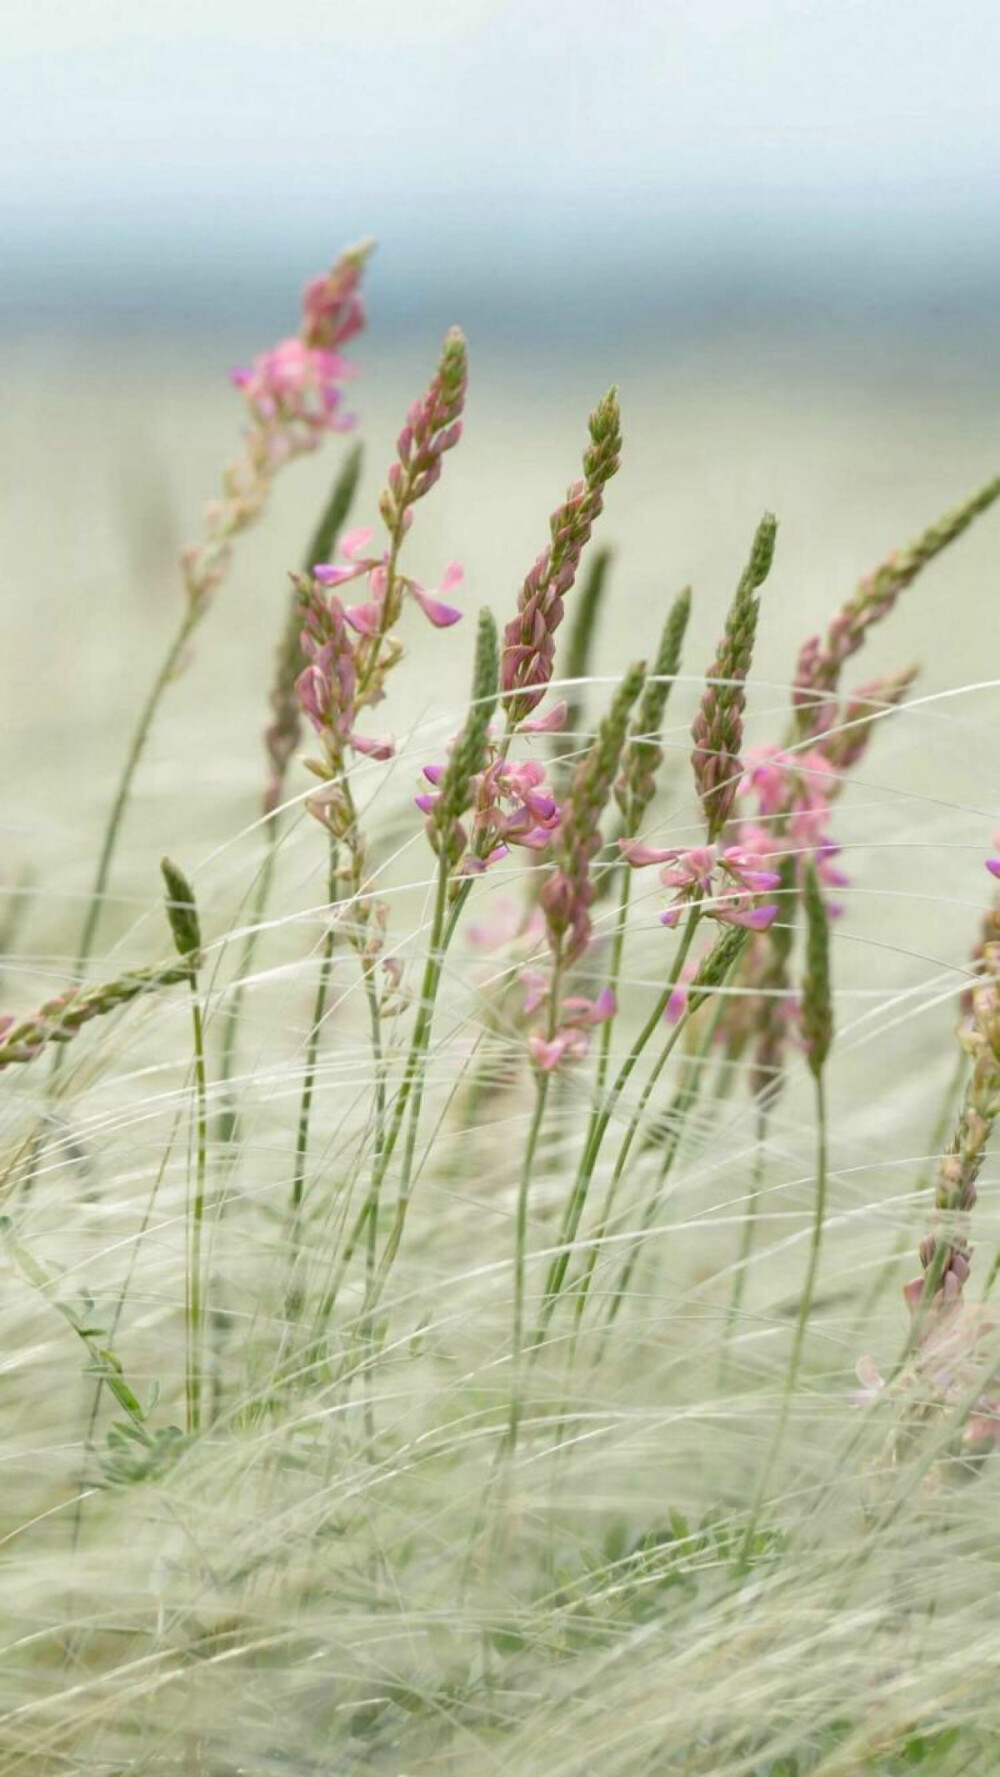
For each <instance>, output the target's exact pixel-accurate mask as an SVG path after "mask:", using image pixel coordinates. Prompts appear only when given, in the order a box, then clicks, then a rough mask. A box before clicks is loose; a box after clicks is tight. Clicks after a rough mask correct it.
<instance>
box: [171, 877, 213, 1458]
mask: <svg viewBox="0 0 1000 1777" xmlns="http://www.w3.org/2000/svg"><path fill="white" fill-rule="evenodd" d="M160 868H161V870H162V872H163V881H164V884H165V886H166V890H167V918H168V920H169V922H170V930H171V933H172V935H173V940H174V949H175V950H176V951H177V954H178V956H179V957H180V958H181V959H182V961H183V963H184V966H185V968H186V970H187V977H188V982H189V984H190V987H191V1027H192V1035H193V1041H194V1084H195V1125H196V1136H195V1148H196V1161H195V1176H194V1185H193V1190H192V1191H191V1193H190V1195H189V1200H188V1213H187V1236H188V1253H187V1270H186V1278H187V1287H186V1291H185V1309H186V1312H185V1320H186V1324H187V1361H186V1365H185V1397H186V1401H187V1429H188V1432H189V1433H195V1432H197V1431H200V1429H201V1419H202V1378H203V1374H204V1340H205V1300H204V1279H203V1276H202V1233H203V1229H204V1222H205V1201H206V1187H207V1181H208V1085H207V1076H206V1069H205V1028H204V1022H203V1019H202V1013H201V1000H200V998H199V993H198V967H199V964H200V962H201V925H200V922H199V919H198V909H197V907H196V905H195V899H194V892H193V890H192V888H191V885H190V883H189V882H188V880H187V878H186V877H185V876H184V875H183V874H182V872H181V871H180V870H179V869H178V868H177V865H176V864H174V863H171V861H170V859H169V858H164V859H163V860H162V863H161V865H160Z"/></svg>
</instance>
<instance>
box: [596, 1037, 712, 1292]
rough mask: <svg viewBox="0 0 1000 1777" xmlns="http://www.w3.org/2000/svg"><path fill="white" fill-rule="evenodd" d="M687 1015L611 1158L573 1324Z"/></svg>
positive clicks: (658, 1061) (668, 1042) (665, 1049)
mask: <svg viewBox="0 0 1000 1777" xmlns="http://www.w3.org/2000/svg"><path fill="white" fill-rule="evenodd" d="M688 1016H689V1015H688V1013H687V1012H686V1011H685V1012H684V1013H683V1015H682V1016H681V1017H680V1018H679V1019H678V1021H677V1023H676V1025H675V1026H674V1028H673V1030H672V1031H671V1032H670V1035H669V1036H668V1037H667V1039H666V1042H665V1043H664V1045H663V1048H662V1049H661V1050H660V1053H659V1055H658V1056H657V1058H656V1062H655V1064H654V1066H653V1069H652V1071H651V1073H650V1075H649V1078H648V1080H647V1081H646V1084H645V1086H644V1087H643V1089H642V1094H641V1096H640V1098H639V1103H638V1104H637V1106H636V1108H635V1110H634V1112H633V1113H632V1119H631V1122H630V1123H629V1126H628V1129H627V1130H626V1133H625V1136H624V1139H623V1141H622V1144H621V1147H620V1148H619V1150H618V1158H617V1160H616V1161H615V1167H614V1171H613V1173H612V1174H611V1181H610V1183H609V1185H608V1189H607V1194H606V1196H605V1199H604V1208H603V1210H602V1212H601V1219H600V1222H599V1223H598V1226H597V1229H596V1231H595V1234H594V1237H593V1241H592V1243H591V1247H590V1251H589V1253H588V1254H587V1263H586V1268H585V1270H584V1274H583V1276H582V1277H581V1278H580V1280H579V1281H578V1283H577V1284H576V1286H575V1294H576V1321H577V1325H579V1323H580V1320H581V1318H582V1316H583V1311H584V1308H585V1306H586V1302H587V1295H588V1292H589V1290H590V1283H591V1279H592V1277H593V1275H594V1267H595V1265H596V1263H597V1255H598V1252H599V1250H600V1246H601V1242H602V1240H603V1239H604V1236H605V1234H606V1232H607V1227H608V1220H609V1217H610V1215H611V1211H612V1209H613V1207H614V1203H615V1199H616V1197H617V1195H618V1187H619V1185H620V1184H621V1181H622V1178H623V1176H624V1173H625V1166H626V1162H627V1161H628V1157H629V1155H630V1153H631V1152H632V1144H633V1142H634V1141H635V1138H636V1136H637V1135H638V1133H639V1128H640V1125H641V1123H642V1120H643V1117H644V1116H645V1114H646V1107H647V1105H648V1104H649V1100H650V1097H651V1096H652V1092H653V1088H654V1086H655V1085H656V1082H657V1081H658V1079H659V1078H660V1075H661V1074H662V1072H663V1070H664V1068H665V1067H666V1065H667V1062H668V1061H669V1060H670V1057H671V1055H672V1054H673V1052H674V1049H675V1048H676V1046H677V1044H678V1042H679V1040H680V1038H681V1037H682V1036H683V1035H684V1031H685V1028H686V1026H687V1022H688Z"/></svg>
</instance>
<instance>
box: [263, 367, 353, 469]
mask: <svg viewBox="0 0 1000 1777" xmlns="http://www.w3.org/2000/svg"><path fill="white" fill-rule="evenodd" d="M356 374H357V372H356V370H355V368H354V366H353V365H352V364H349V363H348V362H347V359H346V358H341V357H340V356H339V355H338V354H337V353H336V352H328V351H324V350H322V349H321V348H319V347H315V346H307V345H306V344H305V342H304V341H303V340H301V339H294V338H293V339H282V340H279V342H278V344H277V345H276V346H272V347H271V349H270V350H269V351H267V352H261V353H260V355H259V356H258V357H256V358H255V359H254V361H253V364H252V366H251V367H250V369H249V370H234V371H233V374H232V380H233V382H234V383H235V384H236V387H237V388H238V389H241V390H242V391H243V394H244V396H245V398H246V400H247V403H248V405H249V407H250V409H251V411H252V413H253V415H254V418H255V419H256V420H257V421H258V423H259V424H260V425H261V426H263V427H264V428H265V430H266V431H267V432H268V433H269V435H270V439H271V450H270V455H271V460H272V461H273V462H280V461H281V460H282V459H283V458H284V457H285V456H289V455H294V454H296V452H298V451H302V450H312V449H314V448H315V446H316V445H318V444H319V442H320V439H321V438H322V437H323V434H324V433H325V432H348V431H350V429H351V427H352V426H353V425H354V424H355V416H354V415H353V414H343V413H341V411H340V407H341V399H342V391H341V387H340V385H341V384H342V383H344V382H347V381H348V380H349V379H350V378H351V377H352V376H355V375H356Z"/></svg>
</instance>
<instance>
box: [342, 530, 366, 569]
mask: <svg viewBox="0 0 1000 1777" xmlns="http://www.w3.org/2000/svg"><path fill="white" fill-rule="evenodd" d="M372 535H373V532H372V527H371V525H370V524H359V525H356V526H355V528H354V530H352V531H345V532H344V535H343V536H342V537H341V539H340V553H341V555H346V557H347V559H348V561H357V559H358V555H359V554H360V552H361V550H362V549H364V547H365V544H366V543H370V542H371V540H372Z"/></svg>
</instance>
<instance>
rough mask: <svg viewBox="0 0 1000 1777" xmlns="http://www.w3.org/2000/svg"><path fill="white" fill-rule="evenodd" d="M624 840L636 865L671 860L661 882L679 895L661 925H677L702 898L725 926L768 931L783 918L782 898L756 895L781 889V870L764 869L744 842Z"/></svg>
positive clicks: (709, 912)
mask: <svg viewBox="0 0 1000 1777" xmlns="http://www.w3.org/2000/svg"><path fill="white" fill-rule="evenodd" d="M619 843H620V846H621V851H622V856H623V857H624V858H625V860H626V862H627V863H629V864H631V865H632V866H633V867H634V868H640V869H641V868H642V867H643V866H644V865H645V864H647V863H660V862H661V861H663V860H666V863H665V866H664V868H663V869H662V870H661V871H660V881H661V882H662V883H663V884H664V886H665V887H666V888H673V889H676V890H677V894H676V895H675V897H674V900H673V902H672V904H671V905H670V906H669V907H668V908H667V910H666V912H665V913H661V915H660V923H661V925H665V926H669V927H671V929H672V928H673V927H675V926H676V925H677V923H678V921H679V920H680V917H681V914H682V913H683V911H684V908H685V907H686V906H688V905H689V904H690V903H691V902H692V901H700V902H701V903H702V910H703V912H704V913H706V914H707V915H708V917H709V918H710V919H715V920H718V921H719V922H720V924H722V925H733V926H747V927H749V929H750V930H751V931H754V932H763V931H766V930H767V927H768V926H769V925H771V924H772V923H773V921H774V920H775V919H776V918H777V914H778V906H777V902H759V901H757V900H756V899H755V896H756V895H757V894H759V893H761V892H763V891H764V890H767V889H774V888H777V886H778V884H779V882H780V881H781V877H780V874H779V872H778V871H776V870H767V869H760V868H759V867H758V864H759V860H758V858H757V856H756V855H755V854H754V853H753V852H752V851H750V850H748V849H747V848H745V847H743V846H736V845H728V846H725V847H722V846H720V845H696V846H692V847H690V848H689V849H688V850H681V849H667V850H663V851H661V850H659V849H658V848H656V847H654V846H645V845H641V844H638V843H636V842H635V841H634V840H622V841H620V842H619Z"/></svg>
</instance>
